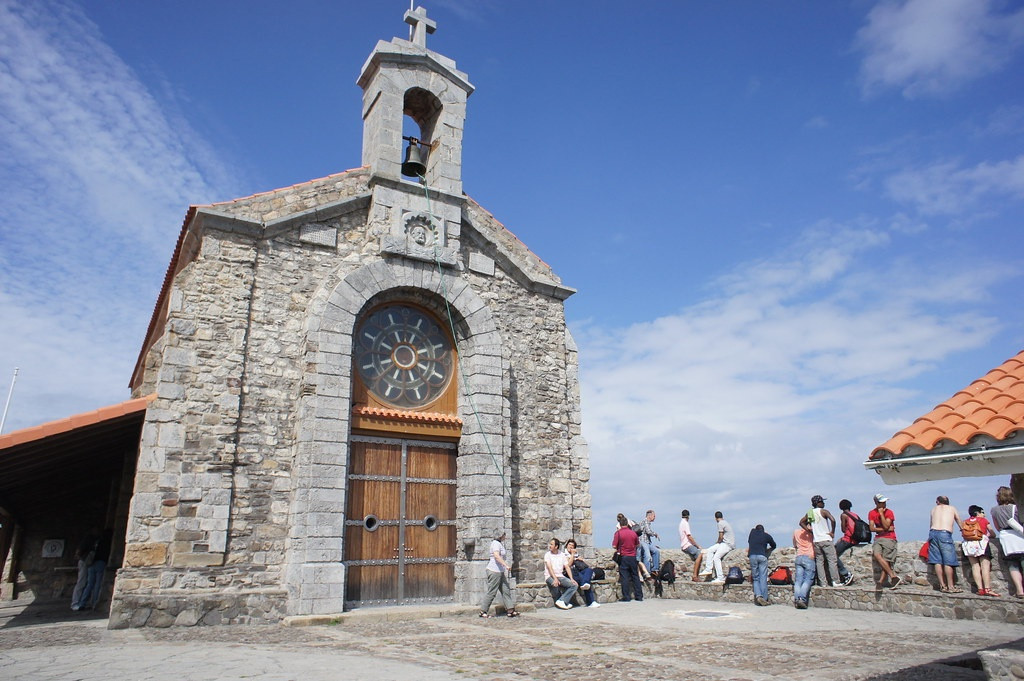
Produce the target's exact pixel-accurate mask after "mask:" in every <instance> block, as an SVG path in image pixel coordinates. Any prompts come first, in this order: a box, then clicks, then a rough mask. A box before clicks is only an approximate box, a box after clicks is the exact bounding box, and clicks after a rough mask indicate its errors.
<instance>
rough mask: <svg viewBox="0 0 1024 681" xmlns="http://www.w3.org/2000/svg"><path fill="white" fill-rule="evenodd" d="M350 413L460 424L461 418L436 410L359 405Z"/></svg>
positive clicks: (401, 419) (403, 419)
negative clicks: (408, 409)
mask: <svg viewBox="0 0 1024 681" xmlns="http://www.w3.org/2000/svg"><path fill="white" fill-rule="evenodd" d="M352 413H354V414H358V415H360V416H376V417H378V418H385V419H395V420H398V421H423V422H425V423H451V424H458V425H462V419H460V418H459V417H458V416H452V415H451V414H442V413H440V412H436V411H406V410H404V409H382V408H380V407H366V406H363V405H359V406H356V407H353V408H352Z"/></svg>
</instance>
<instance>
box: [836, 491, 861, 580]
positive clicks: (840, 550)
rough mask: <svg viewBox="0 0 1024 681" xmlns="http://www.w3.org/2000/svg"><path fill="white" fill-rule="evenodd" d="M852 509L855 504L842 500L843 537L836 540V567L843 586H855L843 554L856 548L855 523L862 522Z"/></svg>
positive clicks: (840, 515) (840, 526)
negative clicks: (854, 538)
mask: <svg viewBox="0 0 1024 681" xmlns="http://www.w3.org/2000/svg"><path fill="white" fill-rule="evenodd" d="M852 509H853V504H852V503H850V500H849V499H842V500H840V502H839V510H840V511H842V513H840V514H839V529H841V530H842V531H843V536H842V537H840V538H839V539H837V540H836V566H837V567H838V568H839V579H841V580H842V582H843V586H850V585H851V584H853V573H852V572H850V570H849V568H847V567H846V566H845V565H843V554H844V553H846V552H847V551H848V550H849V549H850V548H851V547H853V546H856V542H855V541H854V540H853V530H854V527H855V524H854V522H855V521H857V520H860V516H859V515H857V514H856V513H854V512H853V510H852Z"/></svg>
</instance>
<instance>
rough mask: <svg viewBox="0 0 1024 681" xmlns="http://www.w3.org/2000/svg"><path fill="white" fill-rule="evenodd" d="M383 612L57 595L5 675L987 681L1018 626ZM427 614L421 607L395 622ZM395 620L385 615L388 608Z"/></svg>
mask: <svg viewBox="0 0 1024 681" xmlns="http://www.w3.org/2000/svg"><path fill="white" fill-rule="evenodd" d="M447 610H448V614H447V616H444V617H437V616H436V615H437V614H438V612H439V608H438V607H437V606H435V607H434V608H432V609H430V608H394V609H376V610H369V609H368V610H362V611H355V612H352V613H346V614H345V616H343V617H342V618H340V620H339V623H336V624H329V625H322V626H307V627H285V626H276V625H267V626H223V627H171V628H167V629H152V628H150V629H129V630H118V631H112V630H108V629H107V628H106V624H107V621H106V620H105V619H103V618H102V617H100V616H93V617H91V618H90V617H89V616H87V615H86V616H79V615H75V616H71V613H69V612H67V611H66V609H65V607H64V606H60V607H58V606H53V608H51V610H49V611H47V609H46V606H32V607H29V608H28V609H26V608H25V607H24V606H17V607H15V606H10V605H7V606H5V607H0V679H12V680H13V679H18V680H19V681H40V680H51V679H53V680H57V679H61V680H63V679H76V680H78V679H80V680H82V681H93V680H95V681H100V680H102V681H109V680H110V679H124V680H131V679H147V680H153V681H190V680H192V679H195V680H199V679H203V680H206V679H222V680H223V679H253V678H258V679H263V680H268V681H278V680H281V681H288V680H293V679H294V680H295V681H299V680H301V681H327V680H331V681H348V680H353V681H355V680H356V679H360V680H368V679H400V678H414V679H416V681H433V680H434V679H480V680H486V681H506V680H511V679H538V680H551V681H556V680H558V681H561V680H562V679H564V678H566V677H567V676H568V677H571V678H572V679H573V681H588V680H590V679H595V680H598V679H599V680H601V681H609V680H610V679H625V678H644V679H694V680H698V679H708V680H720V679H749V680H751V681H756V680H761V679H815V680H817V679H877V680H885V681H897V680H899V681H909V680H912V679H922V680H923V679H927V680H928V681H946V680H951V679H983V678H985V673H984V672H983V671H981V668H980V664H979V662H978V654H977V653H978V651H979V650H981V649H991V648H1001V647H1010V648H1014V649H1017V650H1021V649H1024V638H1022V637H1024V628H1022V627H1021V626H1020V625H1013V624H1002V623H993V622H971V621H950V620H945V619H938V618H928V617H914V616H910V615H899V614H890V613H879V612H859V611H841V610H832V609H826V608H813V607H812V608H811V609H809V610H795V609H793V608H792V607H790V606H789V605H782V604H780V605H774V606H772V607H767V608H759V607H756V606H754V605H753V604H747V603H715V602H707V601H687V600H671V599H648V600H645V601H643V602H639V603H637V602H633V603H609V604H606V605H604V606H603V607H601V608H586V609H584V608H576V609H573V610H571V611H568V612H563V611H561V610H556V609H554V608H544V609H540V610H535V611H531V612H524V614H523V616H522V617H520V618H517V619H509V618H506V617H500V618H492V619H479V618H477V617H476V616H475V613H476V611H475V609H472V608H466V607H462V606H451V607H449V608H447ZM417 615H431V616H430V617H427V618H425V619H401V618H410V617H415V616H417ZM389 618H392V619H389Z"/></svg>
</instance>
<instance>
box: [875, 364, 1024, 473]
mask: <svg viewBox="0 0 1024 681" xmlns="http://www.w3.org/2000/svg"><path fill="white" fill-rule="evenodd" d="M1022 429H1024V350H1022V351H1021V352H1019V353H1017V354H1016V355H1015V356H1013V357H1011V358H1010V359H1008V360H1006V361H1005V362H1003V363H1002V364H1001V365H999V366H998V367H996V368H995V369H992V370H991V371H989V372H988V373H987V374H985V375H984V376H982V377H981V378H979V379H978V380H976V381H974V382H973V383H971V384H970V385H969V386H967V387H966V388H964V389H963V390H960V391H957V393H956V394H955V395H953V396H952V397H950V398H949V399H948V400H946V401H945V402H943V403H942V404H940V405H938V406H936V407H935V408H934V409H932V410H931V411H930V412H928V413H927V414H925V415H924V416H922V417H920V418H918V419H917V420H916V421H914V423H913V424H911V425H910V426H909V427H907V428H904V429H903V430H900V431H898V432H897V433H896V434H895V435H893V436H892V437H891V438H889V440H888V441H886V442H884V443H883V444H881V445H879V446H878V447H876V448H875V450H874V451H873V452H871V456H870V457H869V458H870V459H872V460H874V459H883V458H887V457H890V456H893V457H898V456H903V455H904V454H906V453H907V450H908V448H911V447H915V448H921V449H924V450H925V451H928V450H930V449H932V448H933V447H935V446H936V445H937V444H940V443H942V442H944V441H951V442H954V443H956V444H957V445H961V446H963V445H966V444H967V443H968V442H970V441H971V440H972V439H973V438H975V437H977V436H979V435H987V436H988V437H991V438H992V439H994V440H997V441H998V440H1005V439H1006V438H1008V437H1011V436H1013V435H1014V434H1016V433H1017V431H1019V430H1022Z"/></svg>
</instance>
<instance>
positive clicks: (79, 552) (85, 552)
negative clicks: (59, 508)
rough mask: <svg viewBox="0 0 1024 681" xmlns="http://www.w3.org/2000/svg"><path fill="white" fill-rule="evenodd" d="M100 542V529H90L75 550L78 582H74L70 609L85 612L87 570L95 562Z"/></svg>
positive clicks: (86, 606)
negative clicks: (97, 546)
mask: <svg viewBox="0 0 1024 681" xmlns="http://www.w3.org/2000/svg"><path fill="white" fill-rule="evenodd" d="M99 540H100V528H98V527H92V528H91V529H90V530H89V532H88V534H86V535H85V537H84V538H83V539H82V541H81V542H79V544H78V548H76V549H75V560H77V561H78V581H77V582H75V590H74V591H73V592H72V593H71V609H72V610H75V611H78V610H87V609H88V608H89V602H88V601H87V599H86V596H88V595H89V568H90V567H92V564H93V562H95V560H96V545H97V544H98V543H99Z"/></svg>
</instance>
